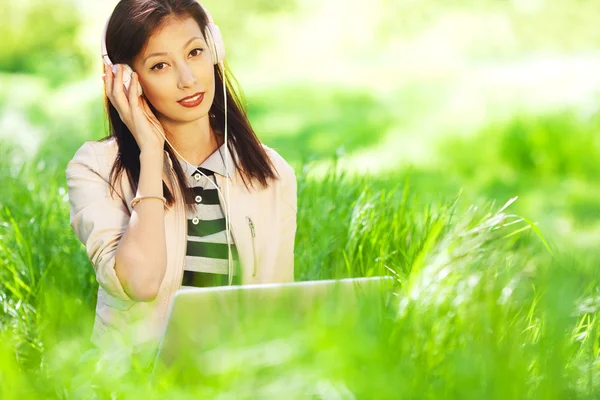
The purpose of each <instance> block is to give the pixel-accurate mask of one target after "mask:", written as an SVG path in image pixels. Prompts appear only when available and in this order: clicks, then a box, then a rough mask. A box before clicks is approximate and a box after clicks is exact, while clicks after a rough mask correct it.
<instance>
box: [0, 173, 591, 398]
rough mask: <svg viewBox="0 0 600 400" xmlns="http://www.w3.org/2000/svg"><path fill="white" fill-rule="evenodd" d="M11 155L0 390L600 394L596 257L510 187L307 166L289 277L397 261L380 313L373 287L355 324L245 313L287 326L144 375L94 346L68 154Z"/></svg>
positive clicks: (59, 394) (360, 272)
mask: <svg viewBox="0 0 600 400" xmlns="http://www.w3.org/2000/svg"><path fill="white" fill-rule="evenodd" d="M1 171H2V174H3V175H2V177H1V178H2V182H3V184H4V187H5V190H6V191H5V192H4V193H5V194H6V195H4V196H3V197H2V199H3V203H2V210H1V212H2V214H1V215H2V225H0V243H1V246H0V256H1V257H0V258H1V259H2V260H3V261H2V262H3V265H2V269H1V270H0V282H1V284H0V298H1V299H2V309H1V310H2V312H1V314H0V335H1V339H2V340H1V341H0V343H1V344H0V381H1V382H2V385H1V386H0V397H1V398H3V399H7V400H8V399H17V398H19V399H22V398H60V399H69V398H92V395H93V393H96V394H97V395H98V396H99V398H105V397H106V398H108V397H109V394H110V393H113V392H115V393H122V394H123V395H124V396H125V397H126V398H140V397H145V398H164V397H165V396H168V397H169V398H181V399H186V398H195V397H194V396H200V397H218V398H306V394H307V393H312V394H314V395H315V396H316V397H315V398H382V399H385V398H398V397H402V398H431V399H434V398H460V399H465V398H473V399H475V398H477V399H478V398H483V397H487V398H498V399H501V398H502V399H504V398H595V397H597V396H598V394H599V393H600V391H599V388H598V384H597V383H596V382H597V379H596V376H597V374H598V372H599V371H598V367H597V360H598V346H597V343H598V331H597V329H596V323H597V317H598V305H597V296H598V281H599V280H598V278H599V276H598V274H599V273H598V271H597V268H595V265H596V264H595V263H596V261H597V260H598V259H599V258H600V257H597V256H595V255H593V254H590V255H589V256H587V257H585V258H583V257H581V256H577V255H575V256H572V255H566V254H564V253H563V252H562V251H559V250H557V249H554V251H555V252H556V256H555V257H551V256H550V252H549V251H548V250H546V249H545V248H544V246H543V241H542V239H541V238H540V237H539V236H538V235H537V234H536V233H535V231H534V230H533V229H530V228H529V229H528V227H529V225H528V224H527V223H526V222H525V221H522V220H521V219H520V217H518V216H516V215H513V214H512V213H511V211H510V210H511V209H512V208H513V207H514V206H515V205H516V204H518V201H517V203H516V204H514V205H511V206H509V207H508V208H506V209H504V210H502V207H501V204H496V205H491V204H488V203H482V205H481V206H480V207H475V206H471V207H469V206H468V203H466V202H465V201H464V200H463V199H462V198H461V197H458V198H455V197H450V196H448V197H446V198H443V197H438V201H437V202H436V201H431V200H423V199H422V196H420V195H419V193H418V192H417V190H415V189H414V188H413V186H411V184H410V182H411V180H410V179H409V178H408V176H407V175H405V174H402V173H398V174H395V175H393V176H388V177H387V179H386V180H379V181H371V180H369V179H367V178H365V177H363V178H354V177H350V176H346V175H345V174H343V173H341V172H340V171H338V170H336V169H335V167H332V168H331V171H330V173H329V174H328V175H327V176H326V177H325V180H324V181H314V180H310V179H307V178H306V175H305V174H303V173H299V214H298V236H297V247H296V249H297V251H296V265H297V277H298V279H303V280H305V279H324V278H331V277H343V276H365V275H377V274H382V273H386V272H388V271H391V272H392V273H393V274H394V276H395V277H396V280H397V283H398V285H397V288H396V292H397V295H396V296H395V297H394V298H393V299H392V301H391V302H390V303H389V304H388V306H387V307H386V308H385V312H384V313H383V314H379V313H374V312H372V310H374V309H375V308H374V305H373V304H369V303H367V304H366V307H365V308H364V309H361V310H359V311H358V316H359V318H360V319H359V321H360V323H357V322H356V316H354V317H353V318H349V319H344V318H341V319H340V320H338V321H336V323H329V324H328V323H326V322H327V321H323V320H322V319H319V318H320V317H319V315H318V314H315V315H312V316H311V317H310V318H313V320H312V321H313V323H312V324H311V325H310V327H309V328H308V330H306V331H302V332H300V333H297V334H292V333H290V332H289V331H286V330H285V327H286V325H285V324H286V319H285V317H284V316H280V317H279V319H278V317H277V316H276V315H274V316H272V318H271V319H270V323H261V324H254V325H253V326H251V327H249V328H248V330H246V331H245V332H244V338H247V337H254V338H257V337H258V338H260V337H264V336H269V335H276V334H277V335H279V336H278V337H279V338H280V340H279V341H277V342H264V343H261V342H260V340H258V341H257V340H255V341H254V342H252V343H247V342H239V343H238V345H237V346H233V345H232V344H231V343H236V340H240V338H239V337H237V339H236V337H235V336H234V337H232V338H231V339H230V341H229V342H221V343H219V344H217V345H215V347H214V348H213V353H210V354H213V356H214V354H218V357H219V358H218V359H219V360H227V363H226V364H225V365H224V366H221V367H219V368H216V367H215V365H214V362H210V360H211V358H210V357H209V355H210V354H209V353H203V354H202V355H201V357H200V359H199V360H198V362H200V365H204V367H203V368H200V370H199V372H196V373H195V374H192V375H190V374H191V372H190V373H188V374H180V375H177V376H170V375H165V376H164V377H163V379H162V380H161V381H160V382H159V385H158V387H156V388H154V389H150V388H149V387H147V385H146V384H145V383H144V382H145V376H144V375H143V373H142V372H140V371H138V372H130V373H121V372H119V369H118V368H117V366H118V364H116V362H114V361H111V360H103V361H102V362H99V363H98V362H97V361H98V355H97V354H95V353H94V352H93V351H91V350H90V349H89V346H88V344H87V340H88V337H89V333H90V329H91V321H92V317H93V312H94V311H93V310H94V309H93V305H94V301H95V299H94V296H95V289H96V286H95V283H94V281H93V276H92V269H91V266H90V264H89V261H88V260H87V258H86V255H85V251H84V249H83V248H82V246H81V245H80V244H79V243H78V242H77V240H76V239H75V238H74V236H73V234H72V233H71V230H70V227H69V226H68V222H67V221H68V203H66V202H65V192H64V178H63V171H62V169H60V168H39V167H38V166H37V165H36V164H33V163H31V164H29V163H28V164H25V165H24V166H23V167H22V168H20V169H17V170H12V171H11V169H10V168H8V166H7V165H3V168H2V169H1ZM411 179H415V177H414V175H413V176H411ZM23 182H26V184H24V183H23ZM61 188H62V189H61ZM273 321H280V324H273ZM278 346H284V347H283V348H284V349H288V350H289V351H288V352H282V350H281V348H280V347H278ZM278 349H279V350H278ZM215 352H216V353H215ZM244 354H246V356H244ZM253 354H254V355H255V356H252V355H253ZM256 354H259V355H262V356H256ZM277 354H279V356H278V358H275V360H274V359H273V357H274V355H277ZM282 354H285V356H283V355H282ZM248 357H250V358H248ZM219 365H220V364H219ZM198 374H199V375H198ZM190 380H191V381H192V382H193V384H192V385H191V386H190V383H189V382H190ZM184 384H186V385H184Z"/></svg>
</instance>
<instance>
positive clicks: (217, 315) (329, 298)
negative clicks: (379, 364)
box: [152, 276, 394, 383]
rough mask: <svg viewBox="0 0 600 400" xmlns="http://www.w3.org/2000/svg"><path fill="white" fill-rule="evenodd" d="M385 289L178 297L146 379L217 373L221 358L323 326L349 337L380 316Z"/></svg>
mask: <svg viewBox="0 0 600 400" xmlns="http://www.w3.org/2000/svg"><path fill="white" fill-rule="evenodd" d="M393 284H394V279H393V278H392V277H389V276H387V277H371V278H351V279H340V280H321V281H303V282H293V283H281V284H260V285H245V286H224V287H212V288H190V289H181V290H179V291H178V292H177V293H176V294H175V297H174V300H173V303H172V306H171V311H170V314H169V317H168V322H167V327H166V329H165V332H164V335H163V337H162V340H161V342H160V345H159V348H158V351H157V353H156V358H155V361H154V367H153V372H152V375H153V376H154V377H156V376H157V374H161V375H163V373H165V372H169V373H170V374H174V375H175V376H178V377H179V376H180V375H179V374H185V373H188V375H190V374H189V372H190V368H198V369H201V370H202V371H203V372H204V373H206V372H207V368H208V369H211V368H217V369H218V368H224V367H223V366H221V367H216V366H215V361H214V360H215V359H219V360H222V359H223V358H230V357H229V356H228V355H226V354H223V352H228V351H231V352H232V353H230V354H234V353H235V354H237V355H238V356H239V354H241V353H243V352H247V351H248V349H254V351H258V350H257V349H259V348H261V346H262V347H264V346H265V345H266V344H267V345H268V344H269V343H270V344H273V345H276V344H277V343H280V344H281V343H288V344H289V343H292V342H294V341H295V340H303V339H302V337H303V336H304V337H311V335H314V332H313V330H315V329H319V327H323V326H327V325H331V324H333V325H336V326H338V327H339V326H340V325H339V324H345V325H348V329H352V326H353V325H355V324H357V323H360V320H361V319H362V318H376V317H377V315H378V313H379V314H381V313H383V312H384V310H385V307H386V304H387V302H388V301H389V300H390V295H391V294H392V289H393ZM271 350H273V347H271ZM259 353H260V351H259ZM219 354H221V356H219ZM256 357H259V358H260V357H261V356H260V355H256ZM250 358H252V356H250ZM216 364H220V361H219V362H216ZM191 375H192V376H193V374H191ZM190 383H193V382H190Z"/></svg>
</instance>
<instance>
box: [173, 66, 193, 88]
mask: <svg viewBox="0 0 600 400" xmlns="http://www.w3.org/2000/svg"><path fill="white" fill-rule="evenodd" d="M195 84H196V77H195V76H194V74H193V72H192V70H191V69H190V67H189V66H187V65H183V66H181V67H180V68H179V82H178V84H177V86H178V87H179V89H186V88H190V87H192V86H194V85H195Z"/></svg>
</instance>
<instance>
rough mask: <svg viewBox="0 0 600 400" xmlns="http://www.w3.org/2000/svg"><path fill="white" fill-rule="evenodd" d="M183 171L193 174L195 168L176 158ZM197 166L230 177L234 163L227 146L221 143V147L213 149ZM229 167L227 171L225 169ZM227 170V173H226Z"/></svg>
mask: <svg viewBox="0 0 600 400" xmlns="http://www.w3.org/2000/svg"><path fill="white" fill-rule="evenodd" d="M225 155H227V165H228V168H225V158H226V157H225ZM178 160H179V162H180V164H181V167H182V168H183V171H184V173H185V174H186V175H189V176H193V175H194V174H195V173H196V168H195V167H193V166H191V165H189V164H188V163H186V162H185V161H183V160H181V159H178ZM198 167H199V168H203V169H206V170H209V171H212V172H214V173H215V174H219V175H222V176H225V177H230V176H231V175H232V174H233V172H234V170H235V164H234V162H233V159H232V157H231V152H230V151H229V149H228V148H227V146H226V145H225V144H224V143H223V144H222V145H221V147H219V148H218V149H217V150H215V152H214V153H212V154H211V155H210V156H208V158H207V159H206V160H204V162H203V163H202V164H200V165H199V166H198ZM227 169H229V171H227ZM227 172H229V173H227Z"/></svg>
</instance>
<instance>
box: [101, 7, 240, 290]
mask: <svg viewBox="0 0 600 400" xmlns="http://www.w3.org/2000/svg"><path fill="white" fill-rule="evenodd" d="M198 4H199V5H200V7H202V10H203V11H204V13H205V14H206V16H207V17H208V24H207V25H206V29H205V30H204V37H205V38H206V43H207V45H208V48H209V50H210V54H211V57H212V60H213V64H214V65H219V66H220V67H221V74H222V76H223V79H222V81H223V99H224V101H225V135H224V136H225V142H224V143H225V146H227V145H228V140H227V139H228V135H227V88H226V85H225V65H224V61H225V44H224V43H223V37H222V36H221V31H220V30H219V27H218V26H217V25H215V23H214V21H213V19H212V16H211V15H210V13H209V12H208V10H207V9H206V8H205V7H203V6H202V4H200V3H198ZM111 16H112V14H111ZM109 22H110V17H109V18H108V20H107V21H106V24H105V25H104V32H103V34H102V58H103V60H104V62H105V63H106V64H108V65H109V66H110V67H111V68H112V69H113V71H114V70H115V66H114V65H113V63H112V61H111V60H110V58H109V57H108V51H107V50H106V31H107V29H108V23H109ZM132 74H133V70H132V69H131V67H130V66H129V65H127V64H123V85H124V86H125V88H126V89H127V90H129V86H130V84H131V78H132ZM137 92H138V96H141V95H142V94H143V89H142V85H141V84H140V83H139V81H138V87H137ZM142 111H143V112H144V114H146V112H145V111H144V110H143V109H142ZM146 117H147V118H148V120H149V121H150V122H151V123H152V125H154V128H155V129H156V130H157V131H158V133H160V134H161V136H162V137H163V138H164V139H165V141H166V142H167V143H168V144H169V146H170V147H171V149H172V150H173V151H174V152H175V154H177V155H178V156H179V158H181V159H182V160H183V161H185V162H186V163H187V164H188V165H190V166H191V167H192V168H195V169H196V171H197V172H198V173H200V174H202V175H203V176H204V177H205V178H206V179H207V180H208V182H210V183H212V184H213V185H214V187H215V188H216V189H217V191H218V192H219V194H220V195H221V197H223V198H226V199H227V201H226V203H227V207H226V211H225V230H226V236H227V252H228V257H227V258H228V260H227V261H228V263H227V264H228V273H227V276H228V280H227V281H228V284H229V285H231V284H232V282H233V274H234V271H233V257H232V254H231V241H230V236H231V228H230V226H229V225H230V219H231V218H230V201H229V179H226V180H225V189H226V196H223V193H222V192H221V189H220V188H219V187H218V186H217V185H216V184H215V182H213V181H212V180H210V179H209V178H208V177H207V176H206V175H205V174H204V173H203V172H202V171H200V169H199V168H198V167H196V166H194V165H192V164H191V163H190V162H189V161H187V160H186V159H185V158H183V156H182V155H181V154H180V153H179V152H178V151H177V149H175V146H173V145H172V144H171V142H169V140H168V139H167V137H166V136H165V135H164V134H163V132H162V131H161V130H160V128H159V127H158V126H157V125H156V124H155V123H154V121H152V119H151V118H150V117H149V116H148V114H146ZM228 155H229V151H227V150H226V151H225V161H224V162H225V171H226V173H227V176H228V178H229V164H228Z"/></svg>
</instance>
